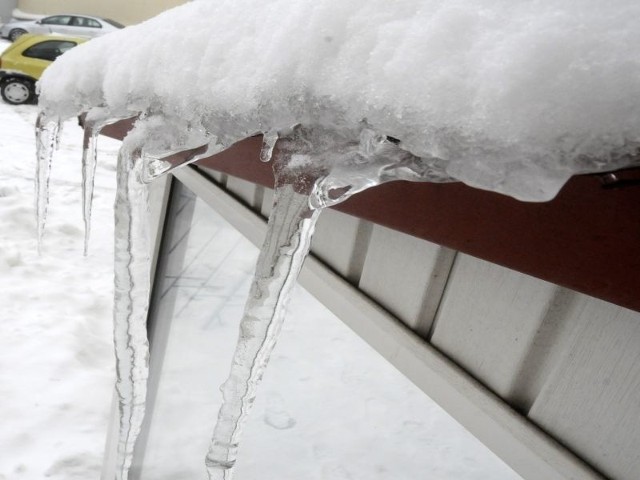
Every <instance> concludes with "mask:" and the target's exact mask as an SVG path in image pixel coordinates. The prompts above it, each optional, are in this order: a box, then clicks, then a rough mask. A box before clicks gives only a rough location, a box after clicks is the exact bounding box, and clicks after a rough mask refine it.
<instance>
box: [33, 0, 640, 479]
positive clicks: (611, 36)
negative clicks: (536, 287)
mask: <svg viewBox="0 0 640 480" xmlns="http://www.w3.org/2000/svg"><path fill="white" fill-rule="evenodd" d="M638 18H640V4H638V3H637V2H634V1H630V0H613V1H612V2H608V3H602V2H596V1H595V0H581V1H577V0H573V1H565V2H562V3H560V2H557V1H554V0H541V1H538V2H507V1H504V0H481V1H479V2H469V1H463V0H457V1H447V2H444V1H441V0H400V1H397V2H389V1H386V0H352V1H349V2H339V1H335V0H331V1H330V0H324V1H323V0H320V1H318V0H314V1H311V0H300V1H297V2H293V3H292V2H284V1H283V0H274V1H271V2H258V1H256V0H234V1H231V0H228V1H217V2H213V1H205V0H200V1H195V2H190V3H188V4H186V5H184V6H182V7H178V8H176V9H173V10H171V11H168V12H166V13H164V14H162V15H160V16H158V17H156V18H154V19H152V20H150V21H148V22H145V23H143V24H140V25H138V26H135V27H130V28H127V29H124V30H121V31H118V32H115V33H113V34H110V35H107V36H104V37H101V38H98V39H94V40H92V41H91V42H87V43H85V44H83V45H81V46H79V47H77V48H74V49H73V50H71V51H69V52H68V53H66V54H65V55H64V56H62V57H60V58H59V59H58V60H57V61H56V62H55V63H54V64H53V65H52V66H51V67H50V68H49V69H48V70H47V71H46V72H45V74H44V75H43V77H42V80H41V82H40V84H39V88H40V108H41V114H40V116H39V119H38V132H39V134H38V174H37V176H36V177H37V191H38V200H37V213H38V218H39V220H38V235H39V237H40V238H41V237H42V230H43V228H44V221H45V217H46V205H47V191H48V172H49V169H50V161H51V155H52V154H53V150H54V148H55V144H56V136H57V131H58V129H59V125H60V123H61V121H62V120H64V119H66V118H70V117H72V116H75V115H79V114H82V113H86V114H87V117H86V122H87V127H88V128H87V133H86V136H85V142H84V156H83V157H84V158H83V172H84V193H83V201H84V204H85V209H84V218H85V221H86V224H87V227H88V226H89V223H90V204H91V188H92V182H93V180H92V175H93V171H94V166H95V142H96V135H97V134H98V133H99V131H100V128H102V126H104V125H106V124H108V123H110V122H112V121H115V120H117V119H122V118H136V123H135V126H134V128H133V130H132V131H131V132H130V133H129V134H128V136H127V137H126V139H125V140H124V143H123V147H122V151H121V154H120V158H119V165H118V195H117V201H116V255H115V259H116V280H115V281H116V299H115V300H116V306H115V344H116V354H117V355H116V356H117V362H118V364H117V373H118V378H117V383H116V386H117V391H118V394H119V405H120V413H121V422H120V434H119V439H120V442H119V447H118V448H119V450H118V452H119V459H118V461H119V470H118V473H117V478H118V480H126V479H127V478H128V468H129V465H130V463H131V458H132V454H133V447H134V445H135V440H136V436H137V434H138V432H139V429H140V423H141V421H142V418H143V414H144V398H145V392H146V383H145V382H146V377H147V369H148V364H147V355H148V353H147V344H146V336H145V321H146V314H147V307H148V305H147V302H148V293H149V278H148V277H149V272H148V256H149V252H148V246H147V243H146V242H147V240H146V238H147V233H146V228H145V222H146V191H145V183H147V182H149V181H152V180H153V178H155V177H157V176H158V175H161V174H163V173H166V172H167V171H170V170H171V169H172V168H176V167H177V166H178V165H176V164H173V163H170V162H168V161H166V160H165V157H167V156H168V155H170V154H172V153H175V152H185V151H186V152H189V154H188V156H187V160H186V161H185V162H184V163H185V164H186V163H189V162H192V161H195V160H197V159H198V158H200V157H201V156H204V155H210V154H213V153H216V152H218V151H221V150H223V149H225V148H227V147H228V146H230V145H232V144H233V143H235V142H237V141H239V140H242V139H244V138H246V137H248V136H250V135H254V134H259V133H261V134H263V135H264V142H265V146H264V149H263V154H262V155H261V159H262V160H264V161H268V160H269V158H270V156H271V153H272V152H273V149H274V145H275V144H276V141H278V150H277V151H278V154H277V157H278V158H277V159H276V161H275V162H274V168H275V170H276V178H277V185H276V204H275V205H274V209H273V213H272V218H271V219H270V223H269V232H268V234H267V239H266V240H265V244H264V247H263V251H262V254H261V257H260V260H259V262H258V266H257V271H256V276H255V279H254V283H253V287H252V290H251V293H250V298H249V300H248V302H247V306H246V309H245V314H244V318H243V320H242V324H241V334H240V338H239V344H238V347H237V350H236V354H235V357H234V362H233V368H232V372H231V375H230V378H229V380H228V381H227V382H226V383H225V385H224V389H223V392H224V399H225V402H224V405H223V407H222V409H221V411H220V415H219V420H218V424H217V427H216V429H215V432H214V438H213V440H212V444H211V448H210V451H209V454H208V455H207V462H206V463H207V467H208V472H209V476H210V479H211V480H214V479H229V478H231V472H232V470H230V467H231V466H232V465H233V464H234V462H235V453H236V450H237V446H238V438H239V433H240V430H241V426H242V423H243V418H244V416H246V414H247V413H248V411H249V409H250V406H251V403H252V402H253V398H254V397H255V390H256V387H257V384H258V383H259V380H260V377H261V375H262V371H263V369H264V367H265V365H266V362H267V360H268V357H269V353H270V351H271V349H272V348H273V345H274V343H275V340H276V338H277V331H278V330H279V325H280V324H281V322H282V308H283V305H284V304H285V303H286V298H287V295H288V293H287V292H288V289H289V288H290V286H291V284H292V282H294V281H295V278H296V276H297V272H298V271H299V268H300V266H301V264H302V261H303V260H304V257H305V255H306V251H307V249H308V242H309V238H310V235H311V233H312V231H313V223H314V219H315V218H317V215H318V213H319V212H320V211H321V210H322V209H323V208H325V207H327V206H329V205H333V204H335V203H337V202H339V201H342V200H343V199H345V198H346V197H348V196H350V195H353V194H355V193H357V192H359V191H361V190H364V189H366V188H369V187H371V186H374V185H377V184H379V183H382V182H385V181H391V180H397V179H405V180H411V181H451V180H460V181H463V182H465V183H468V184H470V185H473V186H477V187H480V188H485V189H490V190H494V191H497V192H502V193H506V194H509V195H512V196H514V197H516V198H519V199H523V200H536V201H541V200H548V199H550V198H552V197H553V196H554V195H555V194H556V193H557V191H558V190H559V189H560V188H561V186H562V185H563V184H564V182H566V180H567V179H568V178H569V177H570V176H571V175H574V174H577V173H586V172H597V171H606V170H612V169H617V168H620V167H624V166H628V165H632V164H635V163H637V162H638V150H639V147H640V128H639V126H640V121H639V120H640V81H639V79H640V56H639V55H638V54H637V51H636V49H637V45H638V44H639V40H640V31H639V30H638V28H637V25H636V24H637V21H636V20H637V19H638ZM87 232H88V230H87ZM87 235H88V233H87Z"/></svg>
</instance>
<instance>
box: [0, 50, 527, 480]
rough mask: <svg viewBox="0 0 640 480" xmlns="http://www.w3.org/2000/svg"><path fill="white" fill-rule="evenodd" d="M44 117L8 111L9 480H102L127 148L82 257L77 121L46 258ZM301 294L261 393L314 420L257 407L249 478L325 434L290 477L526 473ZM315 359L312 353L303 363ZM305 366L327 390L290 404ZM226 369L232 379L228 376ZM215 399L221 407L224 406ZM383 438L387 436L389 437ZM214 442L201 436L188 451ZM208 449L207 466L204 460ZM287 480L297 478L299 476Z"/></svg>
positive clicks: (2, 363)
mask: <svg viewBox="0 0 640 480" xmlns="http://www.w3.org/2000/svg"><path fill="white" fill-rule="evenodd" d="M5 47H6V42H2V43H0V50H1V49H3V48H5ZM35 116H36V107H35V106H20V107H15V106H10V105H7V104H5V103H1V104H0V305H1V306H2V308H1V309H0V332H1V334H0V412H2V420H1V427H0V480H42V479H43V478H51V479H54V480H56V479H57V480H73V479H78V480H80V479H82V480H88V479H98V478H99V476H100V473H99V472H100V469H101V464H102V455H103V450H104V443H105V437H106V431H107V425H108V422H109V418H110V416H109V412H110V404H111V398H112V386H113V381H114V378H113V377H114V371H113V370H114V369H113V353H112V344H111V308H112V307H111V302H112V272H113V268H112V264H113V240H112V237H113V200H114V193H115V163H116V152H117V149H118V146H119V142H116V141H112V140H109V139H106V138H102V139H101V140H100V155H99V164H98V171H97V177H96V192H95V204H94V213H93V230H92V239H91V243H90V251H89V255H88V256H87V257H83V256H82V242H83V233H82V219H81V206H80V201H81V195H80V177H81V174H80V156H81V138H82V136H81V131H80V129H79V127H78V126H77V125H75V124H74V123H73V122H67V123H66V124H65V127H64V130H63V136H62V139H61V145H60V150H59V151H58V153H57V155H56V158H55V162H54V167H53V174H52V180H51V203H50V209H49V219H48V222H47V230H46V234H45V238H44V247H43V251H42V255H41V256H38V255H37V253H36V241H35V225H34V212H33V204H34V199H33V174H34V169H35V147H34V137H33V124H34V121H35ZM248 248H251V247H248ZM300 295H305V294H304V292H301V293H300ZM300 295H298V297H297V298H298V300H295V299H294V301H293V304H292V307H291V308H292V310H294V309H296V308H297V312H292V314H291V316H292V317H296V320H297V321H296V322H291V323H290V324H287V327H286V328H285V331H284V336H283V339H282V341H281V343H280V345H279V346H278V347H277V349H276V362H275V363H274V366H273V367H274V368H275V370H274V371H273V373H271V374H270V373H269V372H267V378H266V381H265V389H266V390H265V392H266V393H265V395H266V394H267V393H269V391H270V390H271V393H270V394H269V395H267V397H268V398H267V397H265V399H263V400H260V396H259V402H265V401H266V403H267V404H268V405H271V406H268V405H267V407H265V408H266V410H265V412H266V417H264V418H266V420H269V418H267V417H268V415H269V413H271V414H274V412H275V414H277V415H280V416H282V415H285V414H286V416H287V418H289V416H295V415H303V413H304V412H305V411H306V412H312V415H310V416H307V418H300V417H299V421H298V423H297V426H296V427H295V428H294V427H293V424H291V422H289V421H288V423H287V425H291V426H292V428H291V429H290V430H292V431H295V430H296V429H300V428H305V425H306V428H308V432H307V433H306V434H305V433H304V432H303V433H302V434H301V435H300V436H299V437H295V436H291V435H289V436H288V437H287V436H286V435H285V432H283V430H282V429H281V428H275V427H273V428H272V427H268V424H269V423H270V424H273V419H271V421H270V422H267V421H266V420H264V418H263V415H262V414H261V413H260V412H261V407H260V406H259V405H258V407H257V409H256V413H255V415H254V417H253V418H252V420H251V421H250V424H249V425H248V427H247V435H246V437H247V438H246V441H245V444H246V445H244V446H243V447H242V450H241V460H240V461H241V462H242V459H243V458H244V459H245V465H246V466H245V467H242V466H239V469H238V480H249V479H255V480H258V477H257V476H255V475H256V474H255V472H268V473H265V474H264V475H262V476H261V477H260V478H264V479H269V478H274V477H273V476H272V474H273V473H274V466H273V463H274V461H275V462H277V461H278V460H277V459H276V458H274V457H273V456H271V457H267V456H265V455H264V454H261V451H262V450H263V448H262V447H264V446H266V445H270V446H271V448H272V449H273V448H274V445H275V449H276V450H277V449H278V445H279V444H278V442H279V441H281V442H282V445H283V447H285V446H286V448H292V446H293V445H294V444H295V443H296V438H305V435H306V437H307V438H309V436H310V435H311V436H313V435H315V434H314V432H318V433H317V435H324V437H322V438H324V439H326V443H322V441H323V440H320V441H319V442H318V445H319V446H317V445H316V446H314V450H313V455H306V456H305V455H302V456H300V455H289V456H287V455H283V460H282V462H287V463H288V464H290V466H291V467H292V468H290V469H289V470H284V471H289V472H314V473H313V475H311V474H308V473H301V475H302V476H303V477H304V478H318V479H324V478H327V479H328V478H331V479H334V480H335V479H362V480H364V479H368V478H373V476H372V475H371V473H367V472H370V470H367V469H375V472H376V474H375V478H380V479H389V480H411V479H416V478H431V479H434V480H459V479H466V480H485V479H488V478H491V479H492V480H506V479H515V478H517V475H515V474H514V473H513V472H512V471H511V470H510V469H509V468H508V467H506V466H505V465H503V464H502V463H501V462H500V461H499V460H498V459H496V458H495V457H494V456H493V455H492V454H491V453H489V452H488V451H486V450H485V448H484V447H483V446H482V445H481V444H480V443H479V442H478V441H476V440H475V439H474V438H472V437H471V436H470V435H469V434H468V433H466V432H465V431H464V430H463V429H462V428H461V427H460V426H459V425H458V424H457V423H455V422H454V421H453V420H451V419H450V418H449V417H448V416H447V415H446V414H444V412H443V411H442V410H441V409H440V408H439V407H437V406H435V405H434V404H433V403H432V402H431V401H430V400H429V399H428V398H426V397H425V396H424V395H423V394H422V393H421V392H420V391H418V390H417V389H416V388H415V387H414V386H413V385H411V384H409V383H408V382H407V381H406V380H405V379H404V378H403V377H402V376H401V375H400V374H398V373H397V372H395V371H394V370H393V369H392V368H391V367H390V366H388V365H387V364H386V363H384V361H382V360H381V359H380V358H378V357H377V356H376V354H375V353H374V352H372V351H371V350H369V349H368V347H367V346H366V345H364V344H363V343H362V342H361V341H360V340H359V339H358V338H357V337H356V336H355V335H353V334H352V333H351V332H350V331H349V330H348V329H347V328H346V327H344V326H343V325H342V324H341V323H340V322H339V321H338V320H337V319H335V317H333V316H332V315H331V314H330V313H329V312H327V311H326V310H324V308H323V307H322V306H321V305H319V304H317V303H314V302H313V301H312V300H310V299H309V298H307V297H300ZM301 317H302V319H301ZM302 320H304V321H302ZM304 342H308V343H304ZM318 342H319V343H318ZM322 342H325V343H322ZM327 348H330V349H331V352H333V354H334V355H338V356H336V357H333V358H334V359H333V360H332V359H331V358H332V357H331V355H329V356H327V355H325V354H323V353H322V352H326V349H327ZM305 352H306V353H307V354H308V358H307V359H305V358H300V356H302V355H304V354H305ZM338 352H341V353H338ZM318 355H320V356H323V357H327V358H329V361H328V362H327V365H328V367H327V368H324V369H321V368H318V365H322V363H318V362H315V361H314V356H315V357H317V356H318ZM338 359H339V361H338ZM305 362H306V363H305ZM304 365H309V366H310V367H313V368H310V369H309V371H308V373H309V378H308V381H309V382H310V384H311V385H313V386H314V387H313V388H312V389H310V390H307V392H306V394H307V398H306V399H305V398H290V397H287V396H286V395H287V394H286V393H285V392H294V393H293V394H292V395H295V392H296V389H295V387H293V386H292V385H293V383H294V380H299V378H300V376H301V373H300V371H299V369H300V368H302V367H303V366H304ZM330 366H333V367H336V368H337V369H338V370H330V369H329V367H330ZM225 369H226V366H225ZM336 372H342V373H341V374H338V375H336ZM216 374H218V375H222V377H224V375H225V374H226V371H224V372H217V373H216ZM336 377H339V378H336ZM336 381H337V382H338V384H339V385H338V388H336V390H335V392H334V393H335V395H331V393H330V392H327V389H326V388H325V387H324V386H325V385H328V386H329V385H332V384H334V383H335V382H336ZM287 382H291V385H289V384H288V383H287ZM332 382H333V383H332ZM279 385H281V386H282V391H281V392H280V393H278V386H279ZM274 392H275V393H274ZM314 392H317V393H318V398H315V399H314ZM274 395H275V396H274ZM309 395H311V396H310V397H309ZM338 396H339V397H338ZM274 398H275V399H276V400H277V402H276V403H277V405H276V407H275V408H274V407H273V405H272V404H273V402H274V401H275V400H274ZM216 401H217V400H214V399H212V405H213V404H214V403H215V402H216ZM304 402H307V405H309V403H313V408H310V407H309V408H305V403H304ZM347 404H348V405H350V410H349V411H344V412H343V415H344V418H342V419H341V418H336V416H335V414H333V413H330V412H329V410H328V409H329V408H333V409H335V408H336V405H338V406H339V405H347ZM325 406H326V407H325ZM214 410H215V409H214ZM296 412H300V413H296ZM353 412H358V414H357V415H354V414H353ZM272 416H273V415H272ZM329 417H331V418H329ZM278 418H279V417H278ZM263 420H264V421H263ZM289 420H290V418H289ZM265 425H267V426H266V427H265ZM210 428H211V426H206V428H204V429H203V430H206V431H209V430H210ZM285 430H287V431H289V429H288V428H287V429H285ZM327 430H331V431H330V432H329V433H328V434H327ZM323 432H324V433H323ZM380 432H382V435H381V433H380ZM385 432H388V435H389V437H388V438H386V439H384V435H386V433H385ZM287 435H288V434H287ZM376 435H377V436H376ZM381 437H382V440H384V441H379V440H377V439H379V438H381ZM360 439H361V441H360ZM206 440H207V439H206V438H197V439H196V440H195V441H194V442H189V445H194V446H195V445H197V444H199V443H204V444H206ZM298 442H299V440H298ZM169 443H170V442H169ZM394 451H395V452H401V453H402V454H401V455H397V456H396V457H395V458H397V460H399V461H401V462H402V465H394V464H393V463H392V462H390V463H388V464H381V461H382V459H384V458H392V459H393V458H394ZM204 453H205V452H198V453H197V454H196V455H195V457H197V458H203V456H204ZM313 462H317V464H316V463H313ZM195 470H201V469H200V466H198V467H197V468H196V469H195ZM243 470H244V471H246V474H245V473H243ZM371 471H373V470H371ZM251 472H254V473H251ZM203 473H204V472H203ZM245 475H246V476H245ZM171 478H172V480H173V478H175V480H183V478H182V477H171ZM202 478H204V476H203V477H202ZM278 478H283V479H285V480H288V477H287V476H286V475H280V476H279V477H278ZM296 478H302V477H301V476H298V477H296ZM185 480H186V479H185ZM194 480H195V479H194Z"/></svg>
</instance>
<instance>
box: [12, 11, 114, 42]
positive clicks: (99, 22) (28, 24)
mask: <svg viewBox="0 0 640 480" xmlns="http://www.w3.org/2000/svg"><path fill="white" fill-rule="evenodd" d="M120 28H124V25H122V24H120V23H118V22H116V21H114V20H110V19H108V18H101V17H90V16H87V15H74V14H65V15H52V16H50V17H45V18H41V19H40V20H20V21H18V20H12V21H10V22H9V23H6V24H4V25H3V26H2V28H1V29H0V37H2V38H8V39H9V40H11V41H12V42H14V41H15V40H16V38H18V37H19V36H20V35H24V34H25V33H37V34H50V33H59V34H61V35H73V36H76V37H97V36H99V35H104V34H105V33H109V32H113V31H115V30H118V29H120Z"/></svg>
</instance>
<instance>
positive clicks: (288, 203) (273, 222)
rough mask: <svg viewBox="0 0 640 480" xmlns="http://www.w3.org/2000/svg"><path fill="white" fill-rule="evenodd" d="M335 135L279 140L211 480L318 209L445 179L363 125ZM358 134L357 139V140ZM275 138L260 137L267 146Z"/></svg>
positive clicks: (224, 474)
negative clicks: (394, 184)
mask: <svg viewBox="0 0 640 480" xmlns="http://www.w3.org/2000/svg"><path fill="white" fill-rule="evenodd" d="M353 134H354V132H346V134H344V133H339V132H336V131H331V130H326V129H324V128H321V127H316V128H306V127H302V126H298V127H296V128H295V129H294V130H293V132H292V133H291V134H290V135H288V136H287V137H285V138H283V139H282V142H281V146H280V152H279V158H278V159H277V160H276V163H275V165H274V171H275V173H276V189H275V199H274V206H273V210H272V213H271V217H270V218H269V225H268V228H267V236H266V238H265V241H264V244H263V247H262V250H261V253H260V257H259V258H258V264H257V266H256V273H255V277H254V280H253V284H252V286H251V291H250V293H249V298H248V300H247V303H246V305H245V312H244V315H243V318H242V321H241V324H240V336H239V338H238V344H237V346H236V352H235V354H234V358H233V362H232V366H231V373H230V375H229V378H228V379H227V381H226V382H225V383H224V385H223V386H222V394H223V404H222V406H221V408H220V411H219V413H218V422H217V424H216V427H215V429H214V434H213V439H212V442H211V445H210V448H209V453H208V454H207V457H206V465H207V471H208V474H209V480H230V479H231V478H232V475H233V466H234V464H235V461H236V455H237V451H238V445H239V441H240V434H241V431H242V427H243V424H244V423H245V421H246V418H247V416H248V415H249V412H250V410H251V407H252V405H253V402H254V400H255V396H256V389H257V387H258V384H259V382H260V380H261V378H262V374H263V372H264V370H265V368H266V365H267V362H268V360H269V356H270V354H271V352H272V350H273V348H274V346H275V343H276V341H277V337H278V334H279V332H280V329H281V326H282V323H283V317H284V308H285V306H286V304H287V302H288V299H289V296H290V293H291V290H292V287H293V285H294V284H295V281H296V279H297V277H298V274H299V272H300V270H301V268H302V264H303V262H304V259H305V258H306V255H307V253H308V251H309V246H310V243H311V236H312V234H313V229H314V226H315V223H316V221H317V218H318V216H319V214H320V212H321V211H322V210H323V209H324V208H325V207H327V206H329V205H334V204H336V203H339V202H341V201H344V200H346V199H347V198H348V197H350V196H351V195H353V194H354V193H356V192H359V191H362V190H365V189H367V188H369V187H372V186H375V185H379V184H380V183H383V182H387V181H391V180H399V179H405V180H413V181H429V180H430V181H447V180H448V177H447V176H446V174H444V170H443V169H442V168H440V165H439V164H437V162H436V161H434V160H431V159H422V158H419V157H416V156H414V155H412V154H410V153H408V152H406V151H404V150H402V149H401V148H400V147H399V146H398V145H397V143H396V142H394V141H392V140H390V139H388V138H387V137H386V136H382V135H377V134H376V133H375V132H373V131H371V130H368V129H363V130H361V131H360V137H359V140H357V141H356V140H354V135H353ZM356 138H357V137H356ZM274 143H275V140H274V139H273V137H270V138H269V140H265V148H263V152H264V151H265V150H270V149H272V148H273V144H274Z"/></svg>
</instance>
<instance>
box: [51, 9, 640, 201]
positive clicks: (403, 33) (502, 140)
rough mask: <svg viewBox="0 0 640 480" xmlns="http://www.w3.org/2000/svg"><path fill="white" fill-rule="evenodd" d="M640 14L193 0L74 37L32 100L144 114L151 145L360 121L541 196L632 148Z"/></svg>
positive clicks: (513, 190)
mask: <svg viewBox="0 0 640 480" xmlns="http://www.w3.org/2000/svg"><path fill="white" fill-rule="evenodd" d="M639 19H640V2H638V1H637V0H611V1H608V2H602V1H600V0H566V1H562V2H560V1H557V0H539V1H535V2H530V1H520V0H516V1H514V0H510V1H508V0H478V1H473V2H472V1H469V0H446V1H444V0H399V1H389V0H349V1H344V0H296V1H295V2H291V1H284V0H272V1H264V0H260V1H258V0H227V1H224V0H220V1H208V0H201V1H196V2H190V3H187V4H185V5H183V6H181V7H178V8H175V9H172V10H169V11H167V12H165V13H163V14H162V15H159V16H158V17H156V18H154V19H152V20H150V21H148V22H145V23H143V24H140V25H138V26H134V27H130V28H126V29H124V30H121V31H118V32H115V33H113V34H110V35H107V36H104V37H101V38H98V39H95V40H91V41H90V42H88V43H87V44H84V45H82V46H79V47H77V48H75V49H73V50H71V51H70V52H68V53H67V54H65V55H64V56H63V57H61V58H60V59H59V60H57V61H56V62H55V64H53V65H52V66H51V67H50V68H49V69H48V70H47V71H46V72H45V74H44V76H43V77H42V80H41V82H40V88H41V96H40V103H41V106H42V108H43V109H44V110H45V111H46V112H48V113H49V114H51V115H53V116H57V115H59V116H61V117H63V118H66V117H70V116H73V115H77V114H79V113H81V112H85V111H88V110H90V109H91V108H94V107H98V106H102V107H106V109H107V110H108V111H109V112H110V113H112V114H113V115H114V116H123V115H124V116H133V115H136V114H138V113H143V114H144V115H145V118H146V120H144V121H143V122H139V123H141V125H140V127H139V129H138V131H139V133H140V132H144V133H143V135H144V136H148V137H149V138H148V140H147V144H146V148H147V149H148V150H150V151H171V150H175V149H176V148H178V149H179V147H180V146H183V147H184V146H194V145H195V144H198V143H199V144H210V145H211V144H216V148H217V149H220V148H224V147H226V146H228V145H230V144H231V143H233V142H235V141H238V140H240V139H242V138H244V137H246V136H248V135H251V134H255V133H259V132H274V131H286V130H287V129H289V128H290V127H291V126H293V125H296V124H303V125H307V126H313V125H321V126H323V127H325V128H326V127H329V128H333V129H335V130H337V131H353V132H359V131H360V130H361V129H362V128H363V125H366V128H368V129H371V130H374V131H376V132H378V133H379V134H382V135H387V136H390V137H394V138H395V139H398V140H399V141H400V146H401V148H403V149H405V150H407V151H409V152H411V153H413V154H414V155H416V156H418V157H422V158H425V159H428V160H429V161H430V162H431V163H433V164H435V165H437V166H438V168H441V169H442V171H443V174H445V175H446V176H448V177H451V178H454V179H458V180H461V181H463V182H465V183H468V184H470V185H473V186H477V187H480V188H485V189H490V190H494V191H499V192H503V193H506V194H509V195H512V196H515V197H516V198H520V199H524V200H548V199H550V198H552V197H553V196H554V195H555V194H556V193H557V191H558V190H559V189H560V188H561V186H562V185H563V184H564V182H565V181H566V180H567V179H568V178H569V177H570V176H571V175H573V174H576V173H586V172H595V171H604V170H611V169H616V168H620V167H623V166H627V165H630V164H634V162H637V161H638V151H639V146H640V53H639V51H638V45H640V28H638V20H639ZM145 122H148V123H147V127H146V129H145V128H143V126H144V123H145ZM163 129H164V130H163ZM354 135H355V134H354ZM356 138H357V137H356ZM634 156H635V158H633V157H634Z"/></svg>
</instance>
